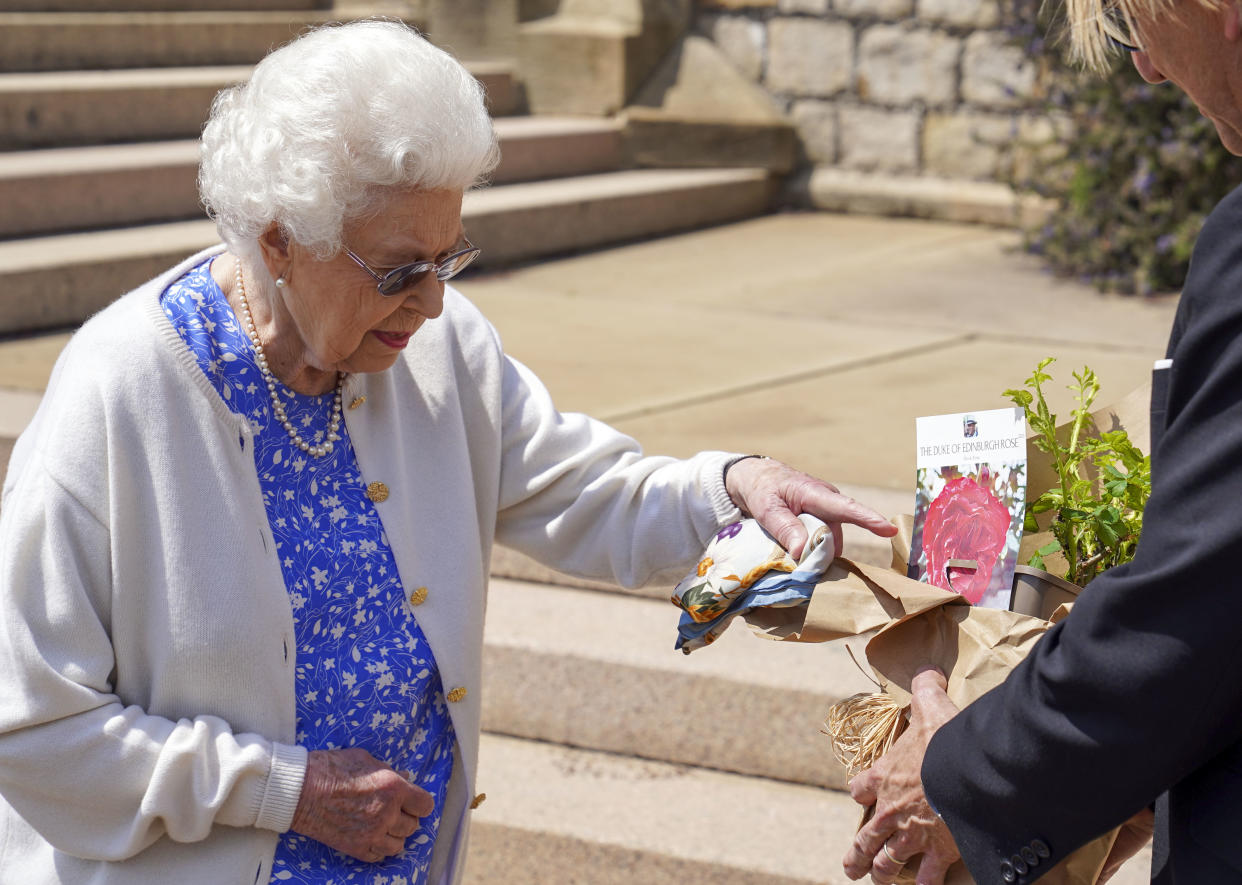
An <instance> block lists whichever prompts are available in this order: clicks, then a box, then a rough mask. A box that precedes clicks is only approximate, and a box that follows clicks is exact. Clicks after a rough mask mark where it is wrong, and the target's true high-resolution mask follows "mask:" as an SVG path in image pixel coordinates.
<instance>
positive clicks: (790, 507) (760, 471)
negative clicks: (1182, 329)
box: [725, 458, 897, 560]
mask: <svg viewBox="0 0 1242 885" xmlns="http://www.w3.org/2000/svg"><path fill="white" fill-rule="evenodd" d="M725 487H726V489H727V490H728V492H729V497H731V498H732V499H733V503H734V504H736V505H737V506H738V507H739V508H740V509H741V511H742V512H743V513H744V514H746V515H747V516H753V517H754V518H755V520H756V521H758V523H759V525H761V526H763V528H764V530H765V531H766V532H767V533H768V534H769V535H771V536H772V537H773V538H775V539H776V542H777V543H778V544H780V545H781V546H782V547H784V548H785V550H786V551H787V552H788V553H789V555H790V556H791V557H793V558H794V559H795V560H797V559H799V558H800V557H801V556H802V548H803V547H805V546H806V542H807V533H806V527H805V526H803V525H802V523H801V522H799V521H798V514H799V513H809V514H810V515H812V516H815V517H818V518H819V519H822V520H823V521H824V522H825V523H827V524H828V528H829V530H830V531H831V532H832V543H833V544H834V545H835V546H834V547H833V550H834V551H835V552H836V553H838V554H839V553H840V552H841V523H843V522H849V523H853V524H854V525H859V526H862V527H863V528H865V529H867V530H868V531H870V532H872V533H873V534H876V535H879V536H880V537H881V538H889V537H892V536H893V535H895V534H897V528H896V526H894V525H893V524H892V523H890V522H889V521H888V520H887V519H885V518H884V517H883V516H881V515H880V514H879V513H876V512H875V511H874V510H872V509H871V508H870V507H866V506H864V505H862V504H859V503H858V502H857V501H855V500H854V499H853V498H850V497H848V496H846V495H842V494H841V492H840V491H839V490H838V489H837V487H836V486H834V485H830V484H829V483H826V482H824V481H823V480H820V479H816V478H815V477H813V476H810V475H808V474H805V473H803V472H802V471H801V470H794V469H793V468H792V467H790V466H788V465H786V464H782V463H781V462H780V461H776V460H773V459H771V458H747V459H745V460H744V461H738V462H737V463H735V464H734V465H733V466H732V467H730V468H729V470H728V472H727V473H726V474H725Z"/></svg>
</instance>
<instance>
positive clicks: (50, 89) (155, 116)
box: [0, 25, 523, 150]
mask: <svg viewBox="0 0 1242 885" xmlns="http://www.w3.org/2000/svg"><path fill="white" fill-rule="evenodd" d="M2 27H3V26H2V25H0V28H2ZM3 39H4V38H3V36H0V40H3ZM2 65H3V62H0V66H2ZM467 67H469V68H470V70H471V72H472V73H473V74H474V75H475V77H476V78H478V80H479V81H480V82H481V83H482V84H483V87H484V88H485V89H486V90H487V95H488V103H489V108H490V110H491V111H492V114H493V115H494V116H498V117H499V116H506V115H510V114H515V113H519V112H520V111H521V110H522V107H523V98H522V89H521V85H520V84H519V83H518V82H517V79H516V77H515V75H514V68H513V65H512V64H510V63H506V62H471V63H470V64H468V65H467ZM250 71H251V66H250V65H248V64H241V65H216V66H203V67H175V68H134V69H120V70H93V71H76V70H75V71H44V72H35V73H0V150H26V149H30V148H46V147H68V146H73V145H86V144H107V143H111V142H135V141H150V140H170V139H180V138H196V137H197V136H198V134H199V132H200V130H201V129H202V127H203V121H204V120H206V119H207V111H208V110H209V109H210V107H211V101H212V99H213V98H215V96H216V93H217V92H219V91H220V90H221V89H224V88H226V87H228V86H232V85H233V84H235V83H239V82H241V81H242V80H244V79H246V77H248V76H249V75H250Z"/></svg>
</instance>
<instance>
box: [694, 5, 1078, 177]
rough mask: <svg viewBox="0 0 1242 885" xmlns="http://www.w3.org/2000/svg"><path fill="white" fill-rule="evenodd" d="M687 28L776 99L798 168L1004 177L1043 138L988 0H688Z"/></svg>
mask: <svg viewBox="0 0 1242 885" xmlns="http://www.w3.org/2000/svg"><path fill="white" fill-rule="evenodd" d="M695 27H696V29H697V30H698V31H699V32H700V33H702V34H704V35H706V36H708V37H709V38H711V39H712V40H713V41H714V42H715V43H716V45H717V46H718V47H719V48H720V50H721V51H722V52H723V53H724V55H725V56H726V57H727V58H729V59H730V60H731V61H732V62H733V64H734V65H736V66H737V68H738V69H739V70H740V71H742V72H743V73H744V74H745V75H746V76H747V77H749V78H751V79H753V80H754V81H755V82H756V83H758V84H760V85H761V86H762V87H763V88H764V89H766V90H767V91H768V92H769V93H770V94H771V95H772V96H773V97H774V98H775V99H776V100H777V102H778V103H779V104H780V105H781V106H783V107H784V109H785V110H786V112H787V114H788V115H789V118H790V119H791V120H792V121H793V122H794V124H795V126H796V127H797V129H798V133H799V136H800V138H801V141H802V144H803V147H804V151H805V158H804V159H805V161H806V163H807V165H818V166H833V167H837V168H841V169H849V170H857V171H860V172H875V173H884V174H900V175H926V176H934V177H941V178H951V179H970V180H977V181H986V180H994V181H1004V180H1007V179H1008V178H1009V175H1010V173H1011V171H1013V170H1014V167H1015V164H1018V165H1019V166H1020V165H1021V164H1022V163H1024V162H1025V161H1026V158H1028V157H1029V156H1030V150H1032V149H1033V148H1034V146H1037V145H1044V144H1048V143H1049V142H1051V141H1052V140H1053V139H1054V136H1055V130H1054V126H1053V124H1052V121H1051V119H1050V118H1048V117H1046V116H1042V115H1040V114H1038V113H1035V112H1032V111H1031V110H1030V107H1031V106H1032V99H1034V98H1036V97H1037V92H1038V89H1039V81H1040V77H1039V76H1038V71H1037V69H1036V66H1035V64H1034V63H1032V62H1030V61H1029V60H1027V59H1026V58H1024V57H1023V55H1022V53H1021V51H1020V50H1019V49H1018V48H1017V47H1015V46H1013V45H1010V43H1009V42H1008V37H1007V34H1006V32H1005V30H1004V29H1003V27H1002V24H1001V12H1000V0H699V3H698V8H697V16H696V20H695Z"/></svg>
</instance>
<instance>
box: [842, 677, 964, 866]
mask: <svg viewBox="0 0 1242 885" xmlns="http://www.w3.org/2000/svg"><path fill="white" fill-rule="evenodd" d="M947 687H948V683H947V682H946V681H945V678H944V674H942V673H941V672H940V671H939V670H936V669H934V668H928V669H926V670H923V671H921V672H920V673H918V674H917V675H916V676H915V677H914V682H913V684H912V685H911V691H912V700H911V706H910V727H909V728H907V729H906V731H905V733H904V734H902V736H901V737H900V738H898V739H897V742H896V743H895V744H893V748H892V749H891V750H889V751H888V752H887V753H885V754H884V756H883V758H881V759H880V761H879V762H877V763H876V764H875V765H874V766H872V767H871V768H869V769H867V770H866V771H864V772H862V773H861V774H859V775H858V776H857V777H855V778H854V779H853V780H852V781H850V795H851V796H852V797H853V798H854V801H855V802H857V803H859V804H860V805H863V806H867V807H870V806H872V805H874V806H875V814H874V815H873V816H872V818H871V820H869V821H867V823H866V824H865V825H863V827H862V828H861V829H860V830H859V831H858V833H857V835H855V837H854V844H853V845H852V846H851V847H850V850H849V852H848V853H847V854H846V855H845V874H846V875H847V876H849V877H850V878H851V879H861V878H862V877H863V876H865V875H867V874H868V873H870V874H871V877H872V879H873V880H874V881H875V882H879V883H891V882H895V881H896V880H897V876H898V875H899V874H900V872H901V869H902V867H904V866H905V865H906V864H907V863H908V862H909V861H910V860H911V859H913V858H914V857H915V855H919V854H921V855H923V859H922V861H921V862H920V863H919V869H918V880H917V881H918V885H942V883H943V882H944V875H945V872H946V871H948V869H949V866H950V865H951V864H952V863H953V862H954V861H955V860H957V859H958V858H959V857H961V854H960V852H959V851H958V850H957V845H956V844H954V842H953V836H952V834H951V833H950V832H949V828H948V827H947V826H945V824H944V821H942V820H941V819H940V816H939V815H938V814H936V812H934V811H932V808H931V806H930V805H929V804H928V802H927V796H926V795H925V794H924V793H923V781H922V777H921V776H920V771H921V770H922V767H923V757H924V755H926V753H927V744H928V743H929V742H930V741H931V738H932V735H934V734H935V733H936V731H937V730H938V729H939V728H940V726H942V725H944V723H946V722H948V721H949V720H950V719H952V718H953V717H954V716H955V715H957V707H955V706H954V705H953V702H952V701H951V700H949V696H948V694H947V693H946V691H945V690H946V688H947Z"/></svg>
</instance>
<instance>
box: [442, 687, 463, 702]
mask: <svg viewBox="0 0 1242 885" xmlns="http://www.w3.org/2000/svg"><path fill="white" fill-rule="evenodd" d="M465 696H466V690H465V689H464V688H462V687H460V686H458V687H457V688H455V689H453V690H452V691H450V692H449V693H448V694H446V695H445V697H446V698H448V699H449V703H451V704H455V703H457V702H458V701H460V700H461V699H462V698H464V697H465Z"/></svg>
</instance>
